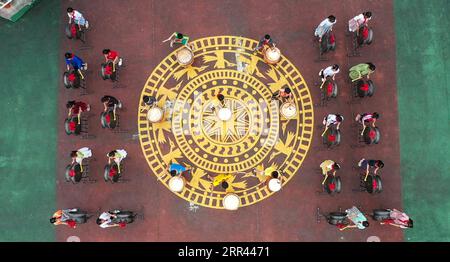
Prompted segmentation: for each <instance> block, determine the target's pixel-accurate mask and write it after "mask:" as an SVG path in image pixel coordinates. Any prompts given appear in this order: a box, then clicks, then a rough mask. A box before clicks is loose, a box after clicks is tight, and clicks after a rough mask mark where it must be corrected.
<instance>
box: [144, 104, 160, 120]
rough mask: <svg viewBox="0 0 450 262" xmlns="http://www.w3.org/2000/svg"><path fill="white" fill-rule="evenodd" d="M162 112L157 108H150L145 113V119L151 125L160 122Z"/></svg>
mask: <svg viewBox="0 0 450 262" xmlns="http://www.w3.org/2000/svg"><path fill="white" fill-rule="evenodd" d="M163 115H164V112H163V111H162V109H161V108H159V107H156V106H155V107H152V108H150V109H149V110H148V112H147V119H148V121H150V122H152V123H157V122H160V121H161V120H162V118H163Z"/></svg>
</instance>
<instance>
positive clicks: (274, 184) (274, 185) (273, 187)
mask: <svg viewBox="0 0 450 262" xmlns="http://www.w3.org/2000/svg"><path fill="white" fill-rule="evenodd" d="M268 186H269V190H270V191H272V192H278V191H280V189H281V181H280V179H278V178H272V179H270V180H269V185H268Z"/></svg>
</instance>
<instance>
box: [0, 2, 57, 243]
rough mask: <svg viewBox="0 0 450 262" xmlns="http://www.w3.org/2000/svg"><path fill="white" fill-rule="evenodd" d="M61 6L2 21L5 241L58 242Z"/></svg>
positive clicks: (0, 139) (47, 5) (0, 224)
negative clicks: (51, 218) (53, 214)
mask: <svg viewBox="0 0 450 262" xmlns="http://www.w3.org/2000/svg"><path fill="white" fill-rule="evenodd" d="M59 4H60V3H59V1H58V0H46V1H41V3H39V4H37V5H36V6H35V7H33V8H32V9H31V10H30V11H29V12H28V13H27V14H25V15H24V16H23V17H22V18H21V19H20V20H19V21H17V22H16V23H12V22H9V21H7V20H4V19H1V18H0V51H1V54H0V57H1V59H0V122H1V129H0V130H1V132H0V178H1V182H0V207H1V210H2V211H1V212H0V229H1V230H0V241H54V240H55V234H54V229H53V227H52V226H51V225H50V223H49V222H48V219H49V215H50V214H51V212H52V211H54V210H55V173H56V172H55V164H56V163H55V157H56V142H57V133H56V127H57V125H56V119H57V108H56V105H57V88H58V81H60V80H59V71H58V65H59V62H58V59H59V56H58V55H59V42H58V41H59V40H58V39H59V33H60V32H59V15H60V8H59Z"/></svg>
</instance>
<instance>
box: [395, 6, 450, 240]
mask: <svg viewBox="0 0 450 262" xmlns="http://www.w3.org/2000/svg"><path fill="white" fill-rule="evenodd" d="M449 11H450V1H448V0H396V1H395V16H396V32H397V36H396V38H397V88H398V102H399V114H400V149H401V174H402V179H403V199H404V206H405V210H406V212H407V213H408V214H411V217H412V219H413V220H414V221H415V225H414V228H413V229H410V230H406V231H405V239H406V240H409V241H450V102H449V98H450V96H449V95H450V74H449V72H450V63H449V59H450V56H449V55H450V52H449V46H448V43H450V34H449V32H448V30H449V28H450V20H449V19H448V12H449Z"/></svg>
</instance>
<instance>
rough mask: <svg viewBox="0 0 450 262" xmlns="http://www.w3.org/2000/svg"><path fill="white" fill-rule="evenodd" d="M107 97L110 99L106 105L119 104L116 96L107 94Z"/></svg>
mask: <svg viewBox="0 0 450 262" xmlns="http://www.w3.org/2000/svg"><path fill="white" fill-rule="evenodd" d="M105 97H106V98H108V99H109V101H108V103H107V104H106V106H108V107H114V105H118V104H119V100H117V99H116V98H115V97H113V96H105Z"/></svg>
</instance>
